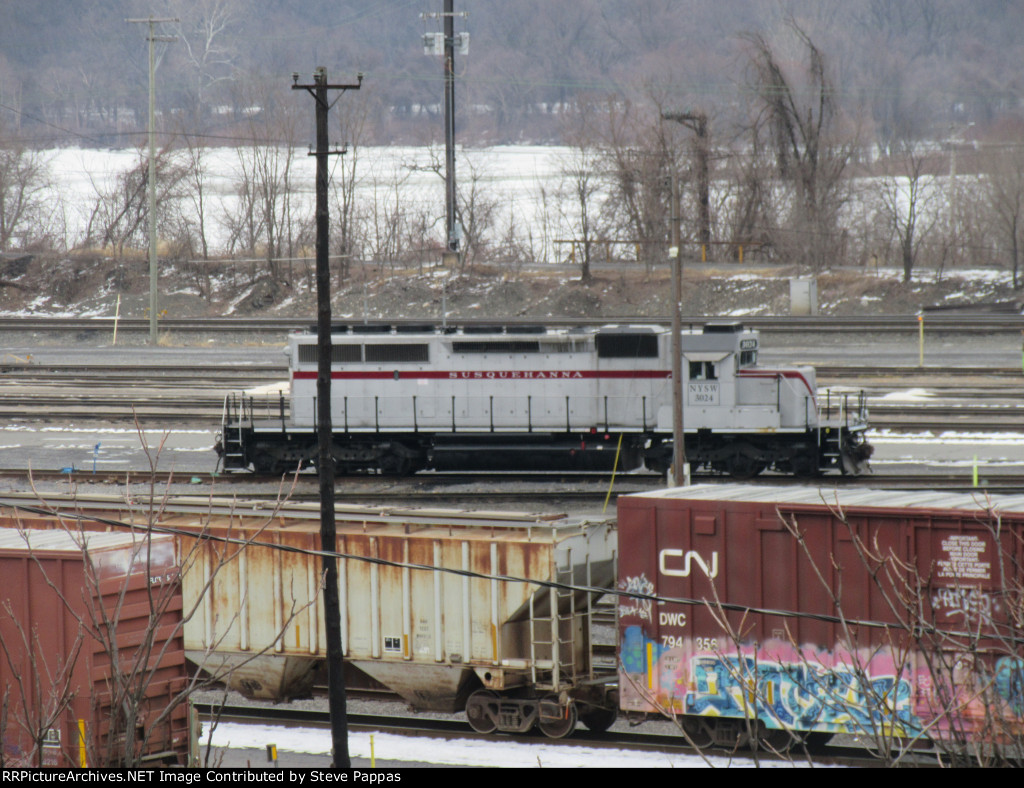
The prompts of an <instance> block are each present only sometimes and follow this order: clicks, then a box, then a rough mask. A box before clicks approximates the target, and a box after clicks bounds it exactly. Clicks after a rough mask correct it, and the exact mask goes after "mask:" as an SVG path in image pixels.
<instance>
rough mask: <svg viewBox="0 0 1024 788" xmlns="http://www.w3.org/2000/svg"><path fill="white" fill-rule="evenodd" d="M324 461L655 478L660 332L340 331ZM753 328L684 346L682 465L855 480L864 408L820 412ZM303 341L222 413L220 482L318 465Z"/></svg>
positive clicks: (668, 393) (666, 386)
mask: <svg viewBox="0 0 1024 788" xmlns="http://www.w3.org/2000/svg"><path fill="white" fill-rule="evenodd" d="M335 331H336V333H334V334H333V335H332V337H331V342H332V350H331V354H332V360H331V377H332V380H333V386H332V394H331V419H332V426H333V431H334V437H333V441H332V447H331V452H332V456H333V457H334V460H335V462H336V463H337V465H338V467H339V468H340V469H342V470H343V471H347V472H353V471H381V472H384V473H390V474H405V473H411V472H415V471H417V470H420V469H424V468H429V469H436V470H513V469H519V470H545V469H575V470H611V469H612V468H613V467H616V466H617V467H618V468H619V469H622V470H630V469H634V468H638V467H641V466H643V465H646V466H647V467H648V468H649V469H651V470H655V471H658V472H663V471H665V470H667V468H668V466H669V463H670V462H671V458H672V381H671V374H672V372H671V370H672V363H671V353H672V341H671V339H672V338H671V332H670V331H668V330H666V329H664V328H658V327H653V326H604V327H601V328H580V329H571V330H568V329H550V328H546V327H543V326H533V327H530V326H507V327H506V326H483V327H481V326H466V327H463V328H454V327H444V328H442V327H437V328H434V327H430V326H390V325H369V326H339V327H337V328H336V329H335ZM759 341H760V340H759V338H758V333H757V332H756V331H751V330H748V329H744V328H743V326H742V325H739V324H735V323H728V324H708V325H705V326H704V327H703V328H702V329H700V330H687V331H685V332H684V333H683V336H682V355H683V362H684V363H683V365H682V369H683V374H684V376H685V380H684V384H685V386H684V390H685V395H684V405H683V409H684V415H683V427H684V430H685V434H686V454H687V458H688V461H689V462H690V464H691V465H692V466H693V467H694V469H697V468H700V467H702V466H703V467H706V468H708V469H710V470H714V471H719V472H723V473H728V474H731V475H733V476H735V477H740V478H746V477H749V476H753V475H756V474H758V473H760V472H761V471H763V470H765V469H774V470H777V471H779V472H783V473H793V474H797V475H814V474H817V473H819V472H820V471H824V470H828V469H837V470H841V471H843V472H847V473H858V472H860V471H861V470H862V469H863V468H864V467H865V464H866V461H867V459H868V458H869V457H870V454H871V447H870V446H869V445H867V444H866V442H865V440H864V432H865V430H866V429H867V413H866V409H865V406H864V399H863V397H862V396H854V397H853V398H852V400H851V398H850V396H849V395H842V396H839V397H836V396H835V395H826V396H825V397H824V398H823V399H824V401H822V400H820V399H819V397H818V390H817V384H816V381H815V374H814V369H813V368H812V367H806V366H800V367H795V366H794V367H786V366H765V365H761V364H759V363H758V360H757V357H758V348H759ZM317 357H318V346H317V337H316V335H315V334H311V333H302V334H295V335H293V336H291V337H290V338H289V340H288V358H289V369H290V386H291V392H290V393H291V397H290V401H289V402H287V403H286V401H285V399H284V396H283V395H281V396H280V397H279V398H278V399H276V400H267V399H260V398H258V397H255V396H251V395H232V396H229V397H228V398H227V399H226V401H225V406H224V416H223V423H222V425H221V433H220V436H219V439H218V442H217V450H218V452H219V454H220V456H221V461H222V463H223V467H224V468H225V469H226V470H242V469H249V468H252V469H255V470H256V471H258V472H262V473H280V472H284V471H291V470H294V469H296V468H298V467H302V466H305V465H309V464H312V463H314V462H315V460H316V457H317V444H316V429H315V427H316V408H315V402H316V379H317V368H318V362H317Z"/></svg>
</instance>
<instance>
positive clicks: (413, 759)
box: [204, 723, 807, 769]
mask: <svg viewBox="0 0 1024 788" xmlns="http://www.w3.org/2000/svg"><path fill="white" fill-rule="evenodd" d="M370 736H371V734H370V733H366V732H350V733H349V737H348V744H349V755H350V757H351V758H352V759H353V765H355V762H356V761H357V760H358V761H361V762H362V763H361V764H360V765H363V766H365V765H368V763H369V759H370ZM372 736H373V754H374V756H375V758H376V759H377V764H378V765H381V764H382V763H387V764H389V765H391V766H396V765H397V766H401V765H402V764H407V765H410V766H412V765H426V764H432V765H436V766H487V767H498V768H541V769H543V768H548V769H567V768H568V769H582V768H592V769H593V768H599V769H627V768H628V769H652V768H669V769H671V768H701V767H715V768H724V767H728V766H739V767H747V766H751V765H752V763H753V761H752V760H751V759H749V758H729V757H725V756H719V755H709V756H701V755H680V754H667V753H659V752H643V751H639V750H615V749H605V748H596V747H574V746H568V745H564V744H561V745H559V744H553V743H551V742H548V741H545V740H541V741H538V742H537V743H536V744H532V743H531V744H524V743H522V742H514V741H509V740H507V739H506V740H502V739H501V737H495V738H494V739H493V740H486V741H483V740H477V739H473V740H469V739H461V740H456V739H441V738H425V737H415V736H400V735H398V734H394V733H374V734H372ZM204 743H205V740H204ZM212 744H213V746H214V747H217V748H230V749H252V750H260V751H264V750H265V748H266V746H267V745H268V744H275V745H277V749H278V753H279V755H278V763H279V765H281V766H289V765H297V764H296V762H295V761H290V758H289V756H290V755H292V754H295V753H302V754H307V755H322V756H324V763H323V764H321V765H322V766H327V765H329V763H330V752H331V736H330V731H329V730H325V729H322V728H284V727H279V726H271V725H242V724H235V723H225V724H221V725H218V726H217V728H216V729H215V730H214V733H213V737H212ZM396 762H397V763H396ZM759 763H760V765H761V766H778V767H792V766H793V765H804V766H806V765H807V764H806V763H803V764H801V762H800V760H799V758H798V759H796V760H795V762H794V763H786V762H777V761H760V762H759ZM253 765H258V766H266V765H267V764H266V762H265V761H263V762H260V763H254V764H253ZM303 765H306V766H308V765H310V764H309V763H308V762H307V763H303Z"/></svg>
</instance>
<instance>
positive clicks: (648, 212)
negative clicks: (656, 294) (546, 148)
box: [601, 99, 679, 267]
mask: <svg viewBox="0 0 1024 788" xmlns="http://www.w3.org/2000/svg"><path fill="white" fill-rule="evenodd" d="M605 111H606V119H607V127H606V130H605V132H604V134H603V138H602V141H601V142H602V145H601V147H602V150H603V159H604V163H603V168H604V170H605V171H606V172H607V173H608V178H609V179H610V181H611V187H610V195H609V199H608V200H607V202H606V203H605V205H606V207H607V208H608V211H609V213H610V215H609V216H608V217H607V219H606V221H607V222H608V223H609V224H611V225H613V226H614V227H615V228H616V229H617V231H618V233H619V234H620V237H619V239H618V240H620V241H623V242H627V243H632V244H635V245H636V248H637V256H638V261H643V262H644V263H645V264H646V265H647V266H648V267H651V266H652V265H653V264H654V262H655V261H656V260H660V259H662V258H663V251H664V249H665V247H666V245H667V242H668V239H669V219H670V211H669V204H670V183H671V181H670V173H671V172H672V171H676V172H678V171H679V168H678V163H677V161H676V160H675V159H676V157H675V154H674V151H673V150H672V149H671V147H670V144H669V140H668V138H667V136H666V129H665V126H664V124H663V123H662V122H661V114H662V113H661V107H658V106H654V107H653V108H646V107H645V108H641V107H638V106H636V105H634V104H632V103H631V102H619V101H617V100H615V99H609V100H608V103H607V105H606V107H605Z"/></svg>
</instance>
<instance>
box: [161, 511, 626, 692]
mask: <svg viewBox="0 0 1024 788" xmlns="http://www.w3.org/2000/svg"><path fill="white" fill-rule="evenodd" d="M172 519H173V518H172ZM166 522H171V520H168V521H166ZM210 530H211V531H212V532H213V533H223V534H227V533H228V527H227V521H225V522H224V523H220V522H218V520H217V519H216V518H214V519H213V520H211V522H210ZM230 532H231V534H232V535H233V536H235V537H242V538H251V539H252V540H253V541H254V542H258V543H259V544H254V543H251V544H248V545H247V546H244V547H241V548H239V549H238V550H237V554H236V555H234V556H231V557H230V558H229V560H227V561H224V560H223V559H224V557H225V556H224V554H223V552H222V551H223V548H222V547H220V546H218V545H217V544H216V543H213V542H206V543H204V544H202V545H201V546H200V552H199V553H198V555H197V556H196V557H195V568H193V569H190V570H189V571H188V572H187V574H186V576H185V581H184V587H185V596H186V600H192V599H200V598H201V604H200V605H199V609H198V612H197V615H196V617H195V619H194V621H193V622H192V624H191V626H190V627H189V629H188V648H189V651H190V653H191V654H193V655H195V658H196V660H197V661H198V660H200V659H202V660H204V661H205V662H206V664H208V665H210V664H215V663H216V661H217V660H223V661H224V664H225V665H233V666H234V667H235V672H234V678H233V679H232V681H233V683H234V684H235V685H236V686H238V687H239V688H240V689H242V690H243V691H245V692H247V693H248V694H251V695H256V696H266V697H282V696H287V695H290V694H295V693H297V692H301V691H303V689H304V687H306V686H308V682H309V680H310V679H311V676H312V670H313V668H314V667H315V666H316V665H317V663H318V662H319V660H321V659H323V658H324V657H325V648H326V641H325V633H324V625H323V621H322V613H321V610H322V606H321V604H320V600H319V599H318V592H319V588H320V579H321V558H320V556H319V555H318V550H319V547H320V541H319V539H320V535H319V512H318V509H317V507H315V506H304V505H290V506H289V507H288V508H287V510H286V511H285V512H282V513H281V515H280V516H276V517H274V518H272V520H271V521H270V522H267V519H266V517H261V516H259V515H251V516H250V515H247V516H245V517H240V516H235V517H233V518H231V524H230ZM337 534H338V542H337V545H338V546H337V550H338V553H340V554H341V555H342V556H343V558H342V559H341V560H340V561H339V580H340V599H341V607H342V622H341V624H342V642H343V644H344V649H345V658H346V660H347V661H348V662H349V663H350V664H353V665H355V666H356V667H358V668H360V669H361V670H363V671H364V672H366V673H367V674H369V675H370V676H372V677H373V678H375V679H376V680H378V681H380V682H382V683H383V684H385V685H387V686H388V687H390V688H391V689H393V690H394V691H396V692H398V693H399V694H401V695H402V696H403V697H405V698H406V699H407V700H408V701H409V702H410V703H411V704H412V705H414V706H416V707H419V708H432V709H445V710H454V709H457V708H460V707H461V703H462V702H463V701H464V698H465V695H466V694H467V693H468V691H469V690H470V689H472V688H473V687H474V686H479V683H481V682H482V683H484V684H486V685H487V686H491V687H496V688H500V687H504V686H506V685H515V684H516V683H521V682H524V681H538V680H539V681H541V683H548V684H551V683H552V682H553V683H554V684H556V685H557V684H558V683H559V682H562V683H563V684H564V683H566V682H570V683H571V682H572V681H573V680H575V679H576V678H578V677H579V676H581V675H587V674H588V673H589V670H590V665H589V654H590V652H589V618H588V616H587V615H586V614H585V611H586V609H587V608H588V605H587V602H588V600H587V597H588V596H589V595H587V594H582V593H576V594H574V593H572V592H566V591H561V592H558V591H555V592H553V591H551V590H550V589H549V588H547V587H545V586H543V585H540V584H541V583H545V582H562V583H577V584H580V585H588V586H603V587H610V586H611V584H612V582H613V578H614V555H615V535H614V528H613V524H612V522H611V521H610V520H609V519H608V518H598V519H596V520H587V519H580V518H568V517H565V516H561V515H551V516H541V515H532V514H515V513H508V512H460V511H452V510H411V509H406V510H403V509H386V508H373V507H350V506H339V507H338V511H337ZM218 565H219V569H216V571H215V568H216V567H217V566H218ZM207 584H208V586H209V590H208V591H206V590H205V589H206V587H207ZM552 598H555V602H554V607H557V608H558V611H559V614H558V615H556V616H552V615H551V610H552V607H553V605H552ZM257 654H263V655H264V656H263V657H262V658H259V659H253V657H255V656H256V655H257Z"/></svg>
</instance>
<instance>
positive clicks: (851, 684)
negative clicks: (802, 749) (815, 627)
mask: <svg viewBox="0 0 1024 788" xmlns="http://www.w3.org/2000/svg"><path fill="white" fill-rule="evenodd" d="M691 666H692V674H693V689H692V690H691V691H690V692H687V693H686V698H685V702H684V709H685V711H686V712H687V713H689V714H702V715H712V716H722V717H753V716H757V717H758V718H759V719H761V720H762V721H763V722H764V723H765V724H766V725H767V726H768V727H772V728H789V727H792V728H797V729H801V730H807V729H816V730H825V731H833V732H838V731H846V732H868V731H872V730H875V729H877V728H879V727H889V728H896V729H898V730H900V731H902V732H903V733H904V734H905V735H912V734H913V733H914V732H915V731H919V730H920V728H921V725H920V722H919V721H918V720H916V718H915V717H914V715H913V713H912V711H911V707H910V700H911V694H912V691H911V686H910V683H909V682H908V681H906V680H904V679H897V678H896V677H895V676H874V677H865V676H863V675H862V673H860V672H858V671H854V670H853V669H850V668H842V667H839V668H825V667H823V666H821V665H816V664H811V663H802V662H797V663H781V662H774V661H766V660H758V659H755V658H754V657H751V656H745V657H741V656H722V657H718V656H701V657H694V659H693V660H692V663H691ZM865 679H867V686H866V687H865Z"/></svg>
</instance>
